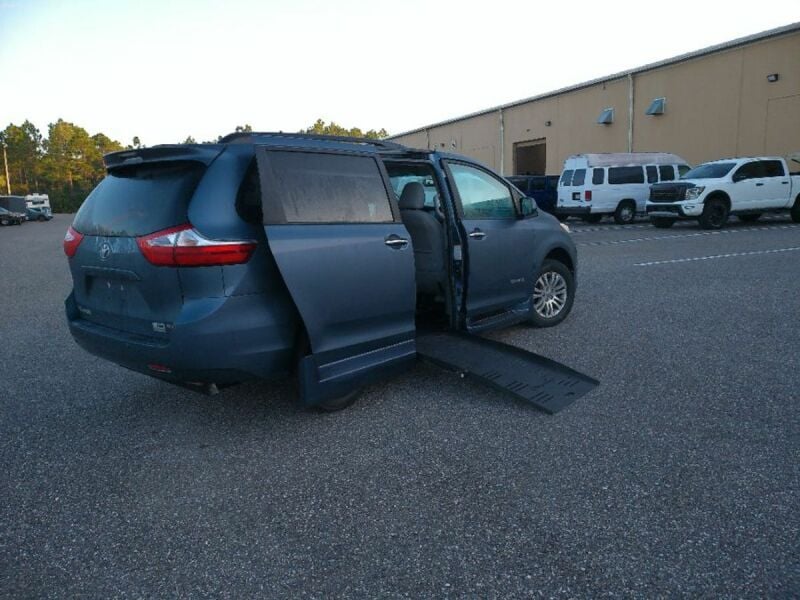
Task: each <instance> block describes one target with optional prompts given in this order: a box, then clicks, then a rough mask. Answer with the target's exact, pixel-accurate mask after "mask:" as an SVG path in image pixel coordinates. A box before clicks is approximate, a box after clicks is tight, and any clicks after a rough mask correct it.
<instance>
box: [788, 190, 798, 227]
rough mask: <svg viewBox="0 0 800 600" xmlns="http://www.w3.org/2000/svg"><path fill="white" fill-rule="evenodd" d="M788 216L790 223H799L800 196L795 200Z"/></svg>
mask: <svg viewBox="0 0 800 600" xmlns="http://www.w3.org/2000/svg"><path fill="white" fill-rule="evenodd" d="M789 214H791V215H792V221H794V222H795V223H800V196H798V197H797V198H796V199H795V201H794V206H793V207H792V210H791V212H790V213H789Z"/></svg>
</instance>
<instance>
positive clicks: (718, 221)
mask: <svg viewBox="0 0 800 600" xmlns="http://www.w3.org/2000/svg"><path fill="white" fill-rule="evenodd" d="M728 212H729V211H728V205H727V203H726V202H725V201H724V200H722V199H721V198H711V199H710V200H706V202H705V204H704V205H703V214H701V215H700V218H699V219H698V221H700V226H701V227H702V228H703V229H722V228H723V227H725V224H726V223H727V222H728Z"/></svg>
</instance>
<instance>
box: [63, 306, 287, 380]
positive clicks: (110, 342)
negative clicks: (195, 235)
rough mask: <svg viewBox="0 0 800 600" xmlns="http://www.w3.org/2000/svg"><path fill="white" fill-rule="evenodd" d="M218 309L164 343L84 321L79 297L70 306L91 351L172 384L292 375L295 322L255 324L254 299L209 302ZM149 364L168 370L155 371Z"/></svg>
mask: <svg viewBox="0 0 800 600" xmlns="http://www.w3.org/2000/svg"><path fill="white" fill-rule="evenodd" d="M206 301H207V302H209V301H213V302H215V303H216V304H217V306H216V310H211V311H208V310H205V311H202V313H203V316H201V317H200V318H198V319H196V320H192V321H184V322H182V323H180V322H178V323H176V325H175V327H174V329H173V330H172V332H171V333H170V335H169V336H168V337H162V338H158V337H155V336H152V337H151V336H145V335H139V334H134V333H129V332H126V331H122V330H119V329H113V328H110V327H106V326H103V325H99V324H97V323H93V322H91V321H88V320H86V319H84V318H82V316H81V314H80V312H79V311H78V307H77V304H76V302H75V299H74V296H73V294H70V295H69V297H68V298H67V300H66V301H65V309H66V314H67V323H68V325H69V330H70V333H71V334H72V337H73V338H74V339H75V341H76V342H77V343H78V345H79V346H80V347H81V348H83V349H84V350H86V351H87V352H89V353H91V354H94V355H95V356H99V357H100V358H104V359H106V360H109V361H111V362H114V363H116V364H118V365H120V366H123V367H125V368H127V369H131V370H133V371H138V372H140V373H144V374H146V375H150V376H152V377H156V378H158V379H163V380H165V381H169V382H172V383H187V382H198V383H216V384H218V385H225V384H231V383H238V382H241V381H246V380H248V379H254V378H260V379H270V378H274V377H278V376H281V375H285V374H286V373H288V372H289V370H290V368H291V366H292V360H293V358H294V339H295V331H294V323H280V322H277V320H272V319H270V318H269V315H265V314H260V315H258V316H259V318H258V319H254V318H253V316H254V312H255V311H253V310H252V309H248V307H246V306H244V304H246V303H247V302H253V297H252V296H243V297H228V298H213V299H207V300H206ZM149 365H159V366H161V367H166V369H168V372H160V371H154V370H153V369H152V368H150V366H149Z"/></svg>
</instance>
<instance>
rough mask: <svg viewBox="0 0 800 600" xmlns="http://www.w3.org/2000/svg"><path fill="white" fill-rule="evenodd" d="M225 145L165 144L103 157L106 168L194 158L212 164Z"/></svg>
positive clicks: (113, 153) (112, 153) (193, 159)
mask: <svg viewBox="0 0 800 600" xmlns="http://www.w3.org/2000/svg"><path fill="white" fill-rule="evenodd" d="M223 149H224V146H222V145H220V144H163V145H160V146H152V147H151V148H137V149H134V150H122V151H120V152H111V153H110V154H106V155H105V156H104V157H103V163H104V164H105V166H106V169H108V170H109V171H111V170H112V169H116V168H118V167H127V166H129V165H139V164H143V163H154V162H167V161H176V160H192V161H196V162H201V163H203V164H204V165H206V166H208V165H210V164H211V163H212V162H213V161H214V159H215V158H217V156H219V154H220V152H222V150H223Z"/></svg>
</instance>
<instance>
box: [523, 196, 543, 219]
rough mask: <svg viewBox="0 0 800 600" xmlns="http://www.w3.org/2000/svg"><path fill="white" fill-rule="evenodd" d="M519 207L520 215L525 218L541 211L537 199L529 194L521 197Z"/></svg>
mask: <svg viewBox="0 0 800 600" xmlns="http://www.w3.org/2000/svg"><path fill="white" fill-rule="evenodd" d="M519 209H520V217H521V218H523V219H524V218H526V217H532V216H534V215H536V214H538V213H539V209H538V208H537V207H536V201H535V200H534V199H533V198H530V197H528V196H525V197H524V198H521V199H520V201H519Z"/></svg>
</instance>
